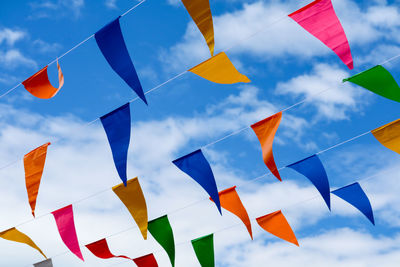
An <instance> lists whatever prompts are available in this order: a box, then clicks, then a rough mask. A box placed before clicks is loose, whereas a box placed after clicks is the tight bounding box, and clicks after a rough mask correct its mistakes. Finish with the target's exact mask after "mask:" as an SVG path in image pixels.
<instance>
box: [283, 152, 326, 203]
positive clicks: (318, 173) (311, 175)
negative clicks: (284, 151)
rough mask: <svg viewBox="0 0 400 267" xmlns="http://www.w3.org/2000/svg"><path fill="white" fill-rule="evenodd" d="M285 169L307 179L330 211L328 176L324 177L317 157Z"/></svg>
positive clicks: (322, 167)
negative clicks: (289, 169) (291, 170)
mask: <svg viewBox="0 0 400 267" xmlns="http://www.w3.org/2000/svg"><path fill="white" fill-rule="evenodd" d="M287 167H288V168H291V169H293V170H295V171H297V172H298V173H300V174H302V175H304V176H305V177H307V178H308V179H309V180H310V181H311V182H312V183H313V185H314V186H315V187H316V188H317V190H318V191H319V193H320V194H321V195H322V197H323V198H324V200H325V203H326V205H327V206H328V208H329V210H330V209H331V198H330V197H331V195H330V188H329V180H328V176H327V175H326V172H325V168H324V166H323V165H322V162H321V160H320V159H319V157H318V156H317V155H313V156H311V157H308V158H306V159H303V160H300V161H298V162H296V163H293V164H290V165H289V166H287Z"/></svg>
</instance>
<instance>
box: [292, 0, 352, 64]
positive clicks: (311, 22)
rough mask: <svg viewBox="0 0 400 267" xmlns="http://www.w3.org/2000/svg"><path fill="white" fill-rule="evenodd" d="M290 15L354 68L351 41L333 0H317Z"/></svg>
mask: <svg viewBox="0 0 400 267" xmlns="http://www.w3.org/2000/svg"><path fill="white" fill-rule="evenodd" d="M289 17H291V18H292V19H293V20H294V21H296V22H297V23H298V24H299V25H300V26H301V27H303V28H304V29H305V30H306V31H308V32H309V33H311V34H312V35H314V36H315V37H316V38H318V39H319V40H320V41H321V42H323V43H324V44H325V45H326V46H327V47H329V48H330V49H332V50H333V52H335V53H336V55H338V56H339V58H340V59H341V60H342V61H343V63H344V64H346V65H347V67H348V68H349V69H353V58H352V56H351V51H350V46H349V42H348V41H347V37H346V34H345V33H344V30H343V27H342V24H340V21H339V19H338V17H337V16H336V13H335V10H334V9H333V6H332V2H331V0H315V1H314V2H312V3H310V4H308V5H307V6H305V7H303V8H300V9H299V10H297V11H295V12H293V13H292V14H290V15H289Z"/></svg>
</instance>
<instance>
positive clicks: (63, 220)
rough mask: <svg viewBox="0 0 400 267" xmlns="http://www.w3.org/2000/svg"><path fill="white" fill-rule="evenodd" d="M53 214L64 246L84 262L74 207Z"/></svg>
mask: <svg viewBox="0 0 400 267" xmlns="http://www.w3.org/2000/svg"><path fill="white" fill-rule="evenodd" d="M52 214H53V216H54V219H55V220H56V224H57V228H58V232H59V233H60V236H61V239H62V240H63V242H64V244H65V245H66V246H67V247H68V249H69V250H70V251H71V252H72V253H74V254H75V255H76V256H77V257H78V258H80V259H81V260H82V261H84V259H83V256H82V252H81V249H80V247H79V242H78V237H77V235H76V230H75V223H74V212H73V209H72V205H68V206H66V207H64V208H61V209H58V210H56V211H53V212H52Z"/></svg>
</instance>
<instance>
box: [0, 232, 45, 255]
mask: <svg viewBox="0 0 400 267" xmlns="http://www.w3.org/2000/svg"><path fill="white" fill-rule="evenodd" d="M0 237H1V238H3V239H6V240H10V241H14V242H19V243H23V244H26V245H28V246H30V247H32V248H34V249H36V250H37V251H39V253H40V254H42V255H43V257H45V258H46V259H47V257H46V255H44V253H43V252H42V250H41V249H40V248H39V247H38V246H37V245H36V244H35V242H33V241H32V239H31V238H30V237H29V236H27V235H26V234H24V233H22V232H20V231H18V230H17V228H15V227H13V228H10V229H8V230H5V231H3V232H1V233H0Z"/></svg>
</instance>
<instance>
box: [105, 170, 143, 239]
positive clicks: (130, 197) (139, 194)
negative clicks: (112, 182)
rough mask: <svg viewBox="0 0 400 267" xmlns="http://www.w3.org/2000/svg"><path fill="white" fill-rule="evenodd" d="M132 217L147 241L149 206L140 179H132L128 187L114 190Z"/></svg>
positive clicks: (119, 187) (121, 186)
mask: <svg viewBox="0 0 400 267" xmlns="http://www.w3.org/2000/svg"><path fill="white" fill-rule="evenodd" d="M112 190H113V191H114V193H115V194H116V195H117V196H118V197H119V199H120V200H121V201H122V203H124V205H125V206H126V208H127V209H128V210H129V213H130V214H131V215H132V217H133V219H134V220H135V222H136V224H137V225H138V226H139V229H140V232H141V233H142V235H143V238H144V239H147V206H146V199H145V198H144V195H143V191H142V188H141V187H140V184H139V180H138V178H137V177H136V178H133V179H130V180H129V181H128V183H127V186H124V184H119V185H117V186H114V187H113V188H112Z"/></svg>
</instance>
